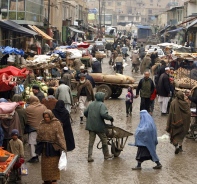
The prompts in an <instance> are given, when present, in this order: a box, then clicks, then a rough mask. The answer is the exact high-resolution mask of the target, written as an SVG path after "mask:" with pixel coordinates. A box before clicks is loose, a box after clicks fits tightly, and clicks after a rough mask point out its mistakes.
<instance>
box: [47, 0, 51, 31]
mask: <svg viewBox="0 0 197 184" xmlns="http://www.w3.org/2000/svg"><path fill="white" fill-rule="evenodd" d="M50 5H51V0H48V25H47V26H48V28H49V27H50Z"/></svg>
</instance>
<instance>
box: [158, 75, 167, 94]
mask: <svg viewBox="0 0 197 184" xmlns="http://www.w3.org/2000/svg"><path fill="white" fill-rule="evenodd" d="M157 93H158V95H159V96H163V97H168V96H169V95H170V79H169V75H168V74H167V73H163V74H161V76H160V77H159V81H158V85H157Z"/></svg>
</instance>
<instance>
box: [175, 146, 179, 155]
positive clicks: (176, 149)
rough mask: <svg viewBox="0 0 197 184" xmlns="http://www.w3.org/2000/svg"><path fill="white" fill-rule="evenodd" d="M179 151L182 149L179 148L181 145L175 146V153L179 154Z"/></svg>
mask: <svg viewBox="0 0 197 184" xmlns="http://www.w3.org/2000/svg"><path fill="white" fill-rule="evenodd" d="M179 152H180V149H179V147H178V146H177V147H175V152H174V153H175V154H176V155H177V154H179Z"/></svg>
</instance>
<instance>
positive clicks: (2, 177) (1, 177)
mask: <svg viewBox="0 0 197 184" xmlns="http://www.w3.org/2000/svg"><path fill="white" fill-rule="evenodd" d="M17 158H18V155H16V156H14V158H13V159H12V161H11V162H10V164H9V165H8V167H7V168H6V170H5V171H4V172H0V184H5V183H6V182H7V180H8V175H9V172H10V170H11V169H12V167H13V166H14V164H15V163H16V161H17Z"/></svg>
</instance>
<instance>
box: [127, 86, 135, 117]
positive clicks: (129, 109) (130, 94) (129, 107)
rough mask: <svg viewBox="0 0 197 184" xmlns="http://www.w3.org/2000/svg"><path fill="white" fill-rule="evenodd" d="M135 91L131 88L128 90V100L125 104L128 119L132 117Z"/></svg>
mask: <svg viewBox="0 0 197 184" xmlns="http://www.w3.org/2000/svg"><path fill="white" fill-rule="evenodd" d="M133 97H134V96H133V90H132V88H131V87H129V88H128V92H127V94H126V100H125V104H126V114H127V117H128V115H130V116H131V115H132V114H131V113H132V104H133Z"/></svg>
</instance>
